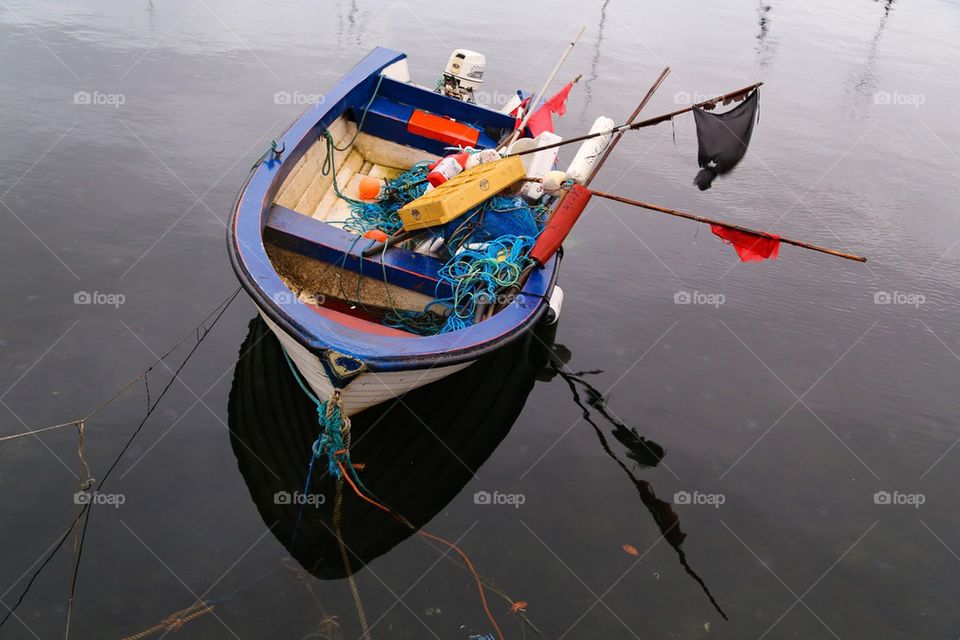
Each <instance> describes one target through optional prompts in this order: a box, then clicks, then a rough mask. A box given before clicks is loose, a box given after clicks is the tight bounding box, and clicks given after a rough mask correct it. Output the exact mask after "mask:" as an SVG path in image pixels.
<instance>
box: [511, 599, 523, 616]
mask: <svg viewBox="0 0 960 640" xmlns="http://www.w3.org/2000/svg"><path fill="white" fill-rule="evenodd" d="M526 610H527V601H526V600H517V601H516V602H514V603H513V604H512V605H510V613H517V612H518V611H526Z"/></svg>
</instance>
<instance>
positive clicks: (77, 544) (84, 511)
mask: <svg viewBox="0 0 960 640" xmlns="http://www.w3.org/2000/svg"><path fill="white" fill-rule="evenodd" d="M240 291H241V287H237V288H236V289H235V290H234V291H233V292H232V293H231V294H230V295H229V296H227V297H226V298H225V299H224V300H223V301H222V302H221V303H220V304H218V305H217V306H216V307H214V309H213V311H211V312H210V313H209V314H208V315H207V316H206V317H204V318H203V320H201V321H200V323H199V324H198V325H196V326H195V327H194V328H191V329H190V331H188V332H187V333H186V334H184V336H183V337H182V338H180V339H179V340H178V341H177V342H176V343H175V344H174V345H173V346H172V347H170V348H169V349H168V350H167V351H166V352H165V353H164V354H163V355H161V356H160V357H159V358H157V359H156V360H155V361H154V362H152V363H151V364H150V366H149V367H147V368H146V369H144V370H143V371H142V372H141V373H140V374H138V375H137V376H135V377H134V378H133V379H131V380H130V381H129V382H127V383H126V384H124V385H123V386H122V387H121V388H120V389H119V390H118V391H117V392H115V393H114V394H113V395H112V396H110V397H109V398H108V399H107V400H105V401H104V402H102V403H101V404H100V405H99V406H97V407H96V408H95V409H94V410H93V411H91V412H90V413H89V414H87V415H86V416H85V417H83V418H79V419H77V420H73V421H71V422H64V423H61V424H56V425H51V426H49V427H42V428H39V429H31V430H29V431H26V432H23V433H17V434H12V435H8V436H3V437H0V442H5V441H9V440H14V439H18V438H22V437H26V436H28V435H36V434H38V433H43V432H44V431H52V430H54V429H62V428H65V427H70V426H76V427H78V429H79V448H78V452H79V455H80V461H81V469H82V470H83V471H84V472H85V473H84V477H86V478H87V480H86V481H81V482H82V485H86V484H88V483H91V482H92V478H91V476H90V471H89V466H88V465H87V461H86V457H85V455H84V451H83V435H84V433H83V432H84V428H85V427H86V424H87V423H88V422H89V421H90V420H91V419H92V418H93V417H94V416H96V415H97V414H98V413H100V412H101V411H102V410H103V409H105V408H106V407H107V406H109V405H110V404H111V403H112V402H114V401H115V400H116V399H117V398H119V397H120V396H121V395H123V394H124V392H126V391H127V390H128V389H129V388H130V387H132V386H133V385H134V384H136V383H137V382H138V381H139V380H141V379H144V380H146V376H147V374H148V373H149V372H150V371H151V370H152V369H153V368H154V367H155V366H156V365H157V364H159V363H160V362H163V361H164V360H166V358H167V357H168V356H170V354H172V353H173V352H174V351H176V350H177V349H178V348H179V347H180V346H181V345H183V344H184V343H185V342H186V341H187V340H188V339H190V338H191V337H194V336H196V344H194V346H193V347H192V348H191V349H190V351H189V352H188V353H187V355H186V357H185V358H184V360H183V362H182V363H181V364H180V366H179V367H177V369H176V371H175V372H174V374H173V377H172V378H171V379H170V381H169V382H168V383H167V385H166V386H165V387H164V388H163V390H162V391H161V393H160V395H159V396H157V399H156V401H155V402H154V403H153V404H152V405H148V407H147V412H146V415H145V416H144V417H143V419H142V420H141V421H140V423H139V424H138V425H137V428H136V429H135V430H134V432H133V434H132V435H131V436H130V437H129V438H128V439H127V442H126V443H125V444H124V446H123V448H122V449H121V450H120V453H119V454H118V455H117V457H116V458H115V459H114V460H113V462H112V463H111V465H110V467H109V468H108V469H107V471H106V473H104V475H103V479H102V480H101V481H100V483H99V485H98V490H99V489H101V488H102V487H103V486H104V484H105V483H106V481H107V479H108V478H109V477H110V475H111V474H112V473H113V471H114V469H115V468H116V467H117V465H118V464H119V463H120V460H121V459H122V457H123V455H124V454H125V453H126V451H127V450H128V449H129V448H130V445H131V444H132V443H133V440H134V439H135V438H136V437H137V435H138V434H139V433H140V431H141V430H142V429H143V426H144V425H145V424H146V422H147V420H148V419H149V418H150V416H151V415H152V414H153V412H154V411H155V410H156V408H157V407H158V406H159V404H160V402H161V400H162V399H163V397H164V396H165V395H166V393H167V391H169V389H170V388H171V387H172V386H173V382H174V381H175V380H176V379H177V377H178V376H179V374H180V371H181V370H182V369H183V368H184V367H185V366H186V364H187V362H189V360H190V358H191V357H192V356H193V354H194V353H195V352H196V351H197V349H198V348H199V347H200V344H201V343H202V342H203V340H204V339H205V338H206V337H207V335H208V334H209V333H210V331H211V330H212V329H213V327H214V326H215V325H216V324H217V322H218V321H219V320H220V318H221V317H223V314H224V313H226V311H227V309H228V308H229V307H230V305H231V304H232V303H233V301H234V300H235V299H236V298H237V296H238V295H239V294H240ZM211 318H212V320H211ZM208 321H209V322H210V326H209V327H208V326H206V325H207V322H208ZM201 329H202V330H203V331H202V332H201ZM148 389H149V387H148ZM148 397H149V396H148ZM89 488H90V487H89V486H87V489H89ZM91 505H92V501H91V502H87V503H86V504H84V505H83V506H82V507H81V508H80V510H79V511H78V513H77V514H76V516H75V517H74V519H73V521H72V522H71V523H70V526H69V527H68V528H67V530H66V531H64V533H63V534H62V535H61V536H60V538H59V539H58V541H57V543H56V544H55V545H54V547H53V548H52V550H50V551H49V552H48V553H47V555H46V557H45V558H44V559H43V561H42V562H41V563H40V565H39V566H38V567H37V569H36V571H34V573H33V575H31V576H30V579H29V580H28V581H27V584H26V586H25V587H24V589H23V590H22V591H21V592H20V595H19V596H18V598H17V601H16V603H15V604H14V605H13V606H12V607H7V612H6V614H5V615H4V616H3V618H2V619H0V629H2V628H3V626H4V625H5V624H6V623H7V622H8V621H9V620H10V618H11V616H13V615H14V613H15V612H16V610H17V609H18V608H19V607H20V605H21V604H23V601H24V599H25V598H26V596H27V594H28V593H29V591H30V589H31V588H32V587H33V584H34V582H35V581H36V579H37V577H38V576H39V575H40V574H41V573H42V572H43V570H44V569H45V568H46V567H47V565H48V564H49V563H50V561H51V560H53V558H54V557H55V556H56V555H57V553H58V552H59V551H60V549H62V548H63V545H64V543H65V542H66V541H67V539H68V538H69V537H70V534H71V533H74V532H75V529H76V527H77V524H78V523H79V522H80V521H81V519H82V520H83V527H82V529H81V530H80V537H79V541H77V540H76V539H75V541H74V562H73V568H72V577H71V580H70V591H69V596H68V603H67V627H66V629H65V632H64V638H65V639H68V638H69V635H70V620H71V615H72V611H73V601H74V596H75V594H76V586H77V580H78V577H79V569H80V559H81V556H82V553H83V545H84V541H85V539H86V533H87V526H88V524H89V521H90V513H91V511H92V509H91ZM5 606H6V605H5Z"/></svg>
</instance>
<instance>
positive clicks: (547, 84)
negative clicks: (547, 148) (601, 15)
mask: <svg viewBox="0 0 960 640" xmlns="http://www.w3.org/2000/svg"><path fill="white" fill-rule="evenodd" d="M586 29H587V28H586V27H580V31H578V32H577V35H576V36H575V37H574V38H573V40H571V41H570V43H569V44H568V45H567V48H566V49H565V50H564V51H563V55H562V56H560V60H558V61H557V64H556V66H555V67H554V68H553V71H551V72H550V75H549V76H548V77H547V81H546V82H544V83H543V86H542V87H541V88H540V91H538V92H537V93H535V94H533V95H532V96H531V97H530V102H529V103H528V106H527V109H526V113H525V114H524V115H523V120H521V121H520V125H519V126H518V127H517V129H516V131H514V132H513V135H511V136H510V141H509V142H508V143H507V144H506V145H505V146H507V147H509V146H510V145H511V144H513V143H514V142H515V141H516V140H517V138H519V137H520V134H521V132H522V131H523V128H524V127H526V126H527V122H528V121H529V120H530V117H531V116H532V115H533V112H534V110H535V109H536V108H537V103H538V102H539V101H540V100H542V99H543V96H544V95H545V94H546V93H547V89H549V88H550V83H551V82H553V79H554V78H556V77H557V73H559V72H560V67H562V66H563V63H564V62H566V60H567V56H569V55H570V52H571V51H573V48H574V47H575V46H576V45H577V41H578V40H580V36H582V35H583V32H584V31H586ZM540 148H541V149H543V148H544V147H540Z"/></svg>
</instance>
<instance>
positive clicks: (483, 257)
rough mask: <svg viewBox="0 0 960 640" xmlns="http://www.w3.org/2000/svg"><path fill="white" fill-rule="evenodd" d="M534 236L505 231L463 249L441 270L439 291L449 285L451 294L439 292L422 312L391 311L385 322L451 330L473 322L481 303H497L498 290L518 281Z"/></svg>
mask: <svg viewBox="0 0 960 640" xmlns="http://www.w3.org/2000/svg"><path fill="white" fill-rule="evenodd" d="M535 239H536V238H534V237H529V236H512V235H505V236H501V237H499V238H497V239H496V240H491V241H489V242H486V243H484V244H483V245H481V246H480V247H477V248H474V249H470V248H466V249H463V250H462V251H461V252H460V253H458V254H457V255H455V256H453V257H452V258H451V259H450V260H449V261H448V262H447V263H446V264H445V265H444V266H443V267H441V268H440V271H439V272H438V276H439V279H438V280H437V290H438V292H439V290H440V288H441V287H449V288H450V289H451V290H452V292H453V295H452V296H449V297H445V298H441V297H439V293H438V297H437V298H436V299H434V300H433V301H432V302H430V303H429V304H428V305H427V306H426V307H425V308H424V310H423V311H422V312H410V311H397V312H394V313H391V314H388V316H387V318H385V320H384V324H387V326H392V327H394V328H399V329H406V330H409V331H415V332H418V333H448V332H450V331H457V330H459V329H465V328H467V327H469V326H472V325H473V321H474V315H475V314H476V310H477V305H478V304H489V303H494V302H496V296H497V294H498V293H499V292H501V291H503V290H504V289H506V288H507V287H510V286H512V285H515V284H519V280H520V274H521V273H522V272H523V269H524V267H525V266H526V264H527V254H528V253H529V252H530V249H532V248H533V243H534V241H535ZM434 307H441V308H442V309H443V310H445V312H446V314H447V315H446V319H445V320H444V318H443V314H437V313H435V312H433V311H431V310H432V309H433V308H434ZM441 322H442V324H440V323H441Z"/></svg>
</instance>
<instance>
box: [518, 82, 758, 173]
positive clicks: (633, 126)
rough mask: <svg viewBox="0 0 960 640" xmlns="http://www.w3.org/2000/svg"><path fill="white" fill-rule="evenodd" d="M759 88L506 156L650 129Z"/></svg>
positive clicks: (739, 91)
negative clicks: (629, 131) (695, 110)
mask: <svg viewBox="0 0 960 640" xmlns="http://www.w3.org/2000/svg"><path fill="white" fill-rule="evenodd" d="M761 86H763V83H762V82H757V83H754V84H752V85H750V86H748V87H744V88H742V89H737V90H736V91H731V92H730V93H725V94H723V95H722V96H717V97H716V98H711V99H710V100H704V101H703V102H698V103H697V104H692V105H690V106H689V107H684V108H683V109H677V110H676V111H671V112H670V113H665V114H663V115H662V116H656V117H655V118H649V119H647V120H641V121H640V122H635V123H634V124H621V125H619V126H616V127H614V128H612V129H610V130H609V131H601V132H599V133H588V134H586V135H582V136H577V137H575V138H568V139H566V140H561V141H560V142H556V143H554V144H548V145H544V146H542V147H537V148H535V149H527V150H526V151H518V152H516V153H510V154H507V155H508V156H522V155H525V154H527V153H534V152H536V151H543V150H544V149H553V148H555V147H562V146H563V145H567V144H573V143H574V142H583V141H584V140H589V139H590V138H596V137H599V136H605V135H607V134H610V133H619V132H621V131H626V130H628V129H630V130H634V129H642V128H643V127H651V126H653V125H655V124H660V123H661V122H666V121H667V120H672V119H673V118H675V117H677V116H679V115H681V114H684V113H687V112H688V111H693V110H694V109H697V108H700V107H705V106H707V105H711V104H713V105H715V104H717V103H718V102H725V101H727V100H731V99H733V98H736V97H737V96H742V95H743V94H745V93H749V92H750V91H753V90H754V89H757V88H759V87H761Z"/></svg>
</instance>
